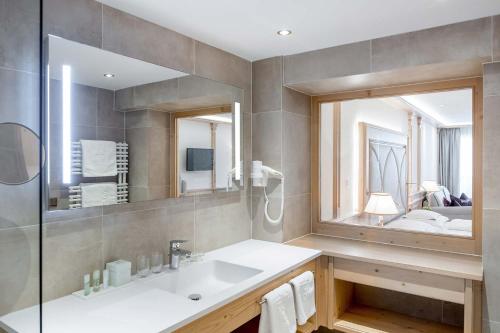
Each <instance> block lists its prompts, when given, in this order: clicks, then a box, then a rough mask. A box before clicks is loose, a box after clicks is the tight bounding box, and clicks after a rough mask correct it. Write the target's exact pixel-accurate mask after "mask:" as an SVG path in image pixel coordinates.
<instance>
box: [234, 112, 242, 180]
mask: <svg viewBox="0 0 500 333" xmlns="http://www.w3.org/2000/svg"><path fill="white" fill-rule="evenodd" d="M240 144H241V137H240V103H238V102H235V103H234V178H235V179H236V180H240V178H241V156H240V155H241V152H240Z"/></svg>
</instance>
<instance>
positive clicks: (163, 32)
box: [102, 5, 194, 73]
mask: <svg viewBox="0 0 500 333" xmlns="http://www.w3.org/2000/svg"><path fill="white" fill-rule="evenodd" d="M102 21H103V43H102V48H103V49H105V50H108V51H112V52H116V53H119V54H122V55H125V56H128V57H132V58H136V59H140V60H144V61H147V62H150V63H153V64H156V65H160V66H165V67H170V68H173V69H176V70H180V71H183V72H186V73H192V72H193V71H194V41H193V40H192V39H191V38H189V37H186V36H184V35H181V34H179V33H177V32H175V31H172V30H169V29H166V28H163V27H161V26H159V25H156V24H153V23H151V22H148V21H145V20H142V19H140V18H138V17H135V16H132V15H130V14H127V13H124V12H122V11H119V10H117V9H114V8H111V7H108V6H105V5H104V6H103V20H102Z"/></svg>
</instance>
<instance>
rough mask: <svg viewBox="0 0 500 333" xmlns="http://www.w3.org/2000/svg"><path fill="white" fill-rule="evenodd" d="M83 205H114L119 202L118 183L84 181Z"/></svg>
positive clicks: (82, 186)
mask: <svg viewBox="0 0 500 333" xmlns="http://www.w3.org/2000/svg"><path fill="white" fill-rule="evenodd" d="M80 187H81V190H82V193H81V196H82V207H94V206H104V205H114V204H116V203H118V196H117V186H116V183H82V184H80Z"/></svg>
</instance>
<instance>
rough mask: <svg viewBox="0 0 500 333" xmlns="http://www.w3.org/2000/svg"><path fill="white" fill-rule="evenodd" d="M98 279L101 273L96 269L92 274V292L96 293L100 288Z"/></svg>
mask: <svg viewBox="0 0 500 333" xmlns="http://www.w3.org/2000/svg"><path fill="white" fill-rule="evenodd" d="M100 277H101V271H100V270H98V269H96V270H95V271H94V273H93V274H92V285H93V287H94V288H93V290H94V292H98V291H99V288H100V286H101V281H100Z"/></svg>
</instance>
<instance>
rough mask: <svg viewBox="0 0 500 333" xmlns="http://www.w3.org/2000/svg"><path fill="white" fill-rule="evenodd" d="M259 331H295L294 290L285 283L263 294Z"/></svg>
mask: <svg viewBox="0 0 500 333" xmlns="http://www.w3.org/2000/svg"><path fill="white" fill-rule="evenodd" d="M263 300H265V302H263V303H262V305H261V306H262V311H261V315H260V322H259V333H295V332H296V331H297V320H296V318H295V306H294V302H293V292H292V287H291V286H290V284H288V283H285V284H283V285H281V286H280V287H278V288H276V289H274V290H272V291H270V292H268V293H267V294H265V295H264V296H263Z"/></svg>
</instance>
